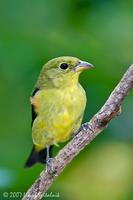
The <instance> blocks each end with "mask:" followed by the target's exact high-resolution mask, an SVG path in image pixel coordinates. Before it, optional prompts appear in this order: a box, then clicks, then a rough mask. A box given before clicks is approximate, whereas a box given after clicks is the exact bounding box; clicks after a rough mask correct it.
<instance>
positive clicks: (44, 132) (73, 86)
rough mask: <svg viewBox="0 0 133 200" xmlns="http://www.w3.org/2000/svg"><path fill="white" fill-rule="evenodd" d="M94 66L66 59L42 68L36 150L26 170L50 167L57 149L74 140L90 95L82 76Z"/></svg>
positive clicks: (36, 95)
mask: <svg viewBox="0 0 133 200" xmlns="http://www.w3.org/2000/svg"><path fill="white" fill-rule="evenodd" d="M91 67H92V64H90V63H88V62H85V61H82V60H80V59H78V58H75V57H69V56H63V57H58V58H54V59H52V60H50V61H48V62H47V63H46V64H45V65H44V66H43V68H42V70H41V72H40V75H39V78H38V80H37V83H36V85H35V88H34V90H33V93H32V96H31V98H30V101H31V105H32V139H33V144H34V145H33V149H32V152H31V154H30V156H29V158H28V160H27V161H26V164H25V166H26V167H31V166H32V165H34V164H35V163H36V162H41V163H46V162H47V161H48V159H49V158H50V157H51V148H52V146H53V145H58V143H61V142H65V141H67V140H69V139H70V137H71V136H72V134H73V133H75V132H76V131H77V130H78V129H79V128H80V125H81V122H82V118H83V114H84V110H85V106H86V94H85V91H84V89H83V88H82V86H81V85H80V83H79V75H80V73H81V72H82V71H83V70H86V69H89V68H91Z"/></svg>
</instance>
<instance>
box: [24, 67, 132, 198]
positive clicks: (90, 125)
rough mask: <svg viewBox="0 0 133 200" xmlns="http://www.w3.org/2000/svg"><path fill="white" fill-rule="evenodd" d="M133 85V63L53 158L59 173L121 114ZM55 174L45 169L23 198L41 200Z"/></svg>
mask: <svg viewBox="0 0 133 200" xmlns="http://www.w3.org/2000/svg"><path fill="white" fill-rule="evenodd" d="M132 87H133V64H132V65H131V66H130V67H129V69H128V70H127V72H126V73H125V74H124V76H123V78H122V79H121V80H120V82H119V84H118V85H117V86H116V88H115V89H114V90H113V92H112V93H111V95H110V96H109V98H108V99H107V101H106V103H105V104H104V105H103V107H102V108H101V109H100V110H99V111H98V112H97V113H96V114H95V115H94V117H93V118H92V119H91V120H90V122H87V123H85V124H83V125H82V126H81V129H80V130H79V131H78V133H77V134H76V136H75V137H74V138H73V139H72V140H71V141H70V142H69V143H68V144H67V145H66V146H65V147H64V148H63V149H62V150H61V151H60V152H59V153H58V155H57V156H56V157H55V158H54V159H53V160H52V162H51V164H52V169H53V170H54V171H56V174H57V175H59V174H60V173H61V172H62V171H63V169H64V168H65V167H66V166H67V165H68V163H70V162H71V160H72V159H73V158H74V157H75V156H76V155H77V154H78V153H79V152H80V151H81V150H82V149H83V148H85V146H86V145H88V144H89V143H90V142H91V141H92V140H93V139H94V138H95V137H96V136H97V135H98V134H99V133H100V132H102V131H103V129H105V128H106V127H107V125H108V123H109V121H110V120H111V119H112V118H114V117H116V116H117V115H118V114H120V106H121V104H122V102H123V100H124V98H125V97H126V96H127V94H128V91H129V90H130V89H131V88H132ZM55 178H56V177H55V176H53V175H52V174H51V173H49V172H47V171H43V172H42V173H41V174H40V176H39V178H38V179H37V180H36V181H35V183H34V184H33V185H32V186H31V188H30V189H29V190H28V192H27V193H26V195H25V196H24V197H23V200H39V199H41V198H42V197H43V196H44V193H45V192H46V191H47V190H48V189H49V187H50V186H51V185H52V183H53V181H54V180H55Z"/></svg>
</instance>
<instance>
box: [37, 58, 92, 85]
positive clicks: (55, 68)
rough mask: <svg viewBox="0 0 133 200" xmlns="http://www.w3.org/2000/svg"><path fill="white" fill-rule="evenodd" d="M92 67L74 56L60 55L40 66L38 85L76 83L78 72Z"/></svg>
mask: <svg viewBox="0 0 133 200" xmlns="http://www.w3.org/2000/svg"><path fill="white" fill-rule="evenodd" d="M91 67H93V65H92V64H90V63H88V62H85V61H82V60H80V59H78V58H76V57H70V56H62V57H58V58H54V59H52V60H50V61H48V62H47V63H46V64H45V65H44V66H43V68H42V70H41V73H40V76H39V79H38V85H42V86H49V87H65V86H70V85H72V84H77V82H78V77H79V74H80V73H81V72H82V71H84V70H86V69H89V68H91Z"/></svg>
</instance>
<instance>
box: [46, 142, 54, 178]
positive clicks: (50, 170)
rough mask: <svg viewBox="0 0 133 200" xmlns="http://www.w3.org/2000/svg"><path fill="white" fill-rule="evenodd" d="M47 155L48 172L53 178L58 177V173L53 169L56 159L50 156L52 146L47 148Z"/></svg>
mask: <svg viewBox="0 0 133 200" xmlns="http://www.w3.org/2000/svg"><path fill="white" fill-rule="evenodd" d="M46 150H47V155H46V171H47V172H48V173H50V174H52V175H53V176H57V174H56V171H55V170H54V169H53V168H52V161H53V159H54V158H51V156H50V146H47V148H46Z"/></svg>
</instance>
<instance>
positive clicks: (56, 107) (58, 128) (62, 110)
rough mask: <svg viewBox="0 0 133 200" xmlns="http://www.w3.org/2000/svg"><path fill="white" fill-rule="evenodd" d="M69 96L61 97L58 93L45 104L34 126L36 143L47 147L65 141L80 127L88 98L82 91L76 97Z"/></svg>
mask: <svg viewBox="0 0 133 200" xmlns="http://www.w3.org/2000/svg"><path fill="white" fill-rule="evenodd" d="M69 96H70V95H69ZM69 96H67V95H64V97H63V98H59V97H60V96H59V95H58V98H55V99H54V101H52V102H50V101H49V103H46V104H45V105H43V109H42V108H41V112H40V113H39V115H38V117H37V118H36V120H35V121H34V123H33V127H32V137H33V142H34V144H35V145H37V146H42V147H45V146H47V145H52V144H58V143H60V142H64V141H66V140H68V139H69V138H70V136H71V134H72V133H73V132H74V131H76V130H77V129H78V128H79V127H80V125H81V121H82V116H83V112H84V109H85V104H86V98H85V96H84V95H82V94H80V93H79V95H77V96H76V97H75V96H72V95H71V96H70V97H69ZM45 99H46V98H45Z"/></svg>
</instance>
